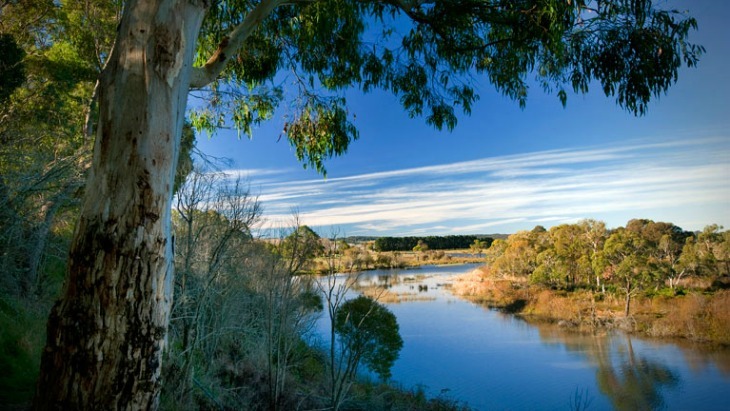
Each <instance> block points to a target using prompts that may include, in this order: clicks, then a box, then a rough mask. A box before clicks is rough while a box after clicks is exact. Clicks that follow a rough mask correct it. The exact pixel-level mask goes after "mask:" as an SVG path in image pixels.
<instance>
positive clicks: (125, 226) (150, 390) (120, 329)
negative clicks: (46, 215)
mask: <svg viewBox="0 0 730 411" xmlns="http://www.w3.org/2000/svg"><path fill="white" fill-rule="evenodd" d="M204 12H205V9H204V8H203V7H202V6H196V5H193V4H192V2H189V1H186V0H168V1H164V0H161V1H147V2H146V1H138V2H135V1H132V2H129V4H127V8H126V10H125V14H124V16H123V18H122V22H121V24H120V27H119V33H118V36H117V42H116V44H115V47H114V51H113V52H112V54H111V56H110V57H109V63H108V65H107V67H106V68H105V69H104V71H103V73H102V76H101V79H100V87H99V110H100V114H99V127H98V130H97V134H96V142H95V146H94V158H93V165H92V168H91V172H90V174H89V177H88V180H87V183H86V197H85V199H84V203H83V205H82V211H81V216H80V219H79V222H78V223H77V227H76V231H75V233H74V240H73V243H72V246H71V251H70V258H69V265H68V275H67V279H66V283H65V285H64V290H63V295H62V298H61V300H59V301H58V302H57V303H56V305H55V306H54V308H53V311H52V313H51V316H50V319H49V322H48V334H47V342H46V349H45V351H44V353H43V357H42V364H41V376H40V380H39V385H38V393H37V396H36V402H35V404H34V407H35V408H36V409H63V410H75V409H84V410H91V409H109V410H111V409H154V408H156V407H157V403H158V398H159V392H160V387H161V380H160V371H161V359H162V352H163V350H164V347H165V335H166V330H167V325H168V321H169V312H170V305H171V302H172V279H173V264H172V263H173V254H172V244H171V241H170V240H169V238H170V205H171V200H172V185H173V179H174V172H175V165H176V164H177V156H178V150H179V144H180V136H181V131H182V125H183V119H184V113H185V105H186V99H187V93H188V89H189V84H190V73H191V62H192V61H193V51H194V50H193V48H192V47H191V45H194V44H195V40H196V38H197V34H198V30H199V28H200V24H201V22H202V18H203V15H204Z"/></svg>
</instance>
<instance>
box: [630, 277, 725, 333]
mask: <svg viewBox="0 0 730 411" xmlns="http://www.w3.org/2000/svg"><path fill="white" fill-rule="evenodd" d="M650 314H653V316H654V318H647V319H646V320H645V321H644V322H645V323H646V327H645V332H646V333H647V334H648V335H651V336H653V337H683V338H687V339H690V340H693V341H705V342H713V343H718V344H725V345H730V291H728V290H723V291H718V292H716V293H714V294H707V295H706V294H701V293H698V292H694V293H690V294H689V295H685V296H679V297H657V298H654V299H652V310H651V313H650Z"/></svg>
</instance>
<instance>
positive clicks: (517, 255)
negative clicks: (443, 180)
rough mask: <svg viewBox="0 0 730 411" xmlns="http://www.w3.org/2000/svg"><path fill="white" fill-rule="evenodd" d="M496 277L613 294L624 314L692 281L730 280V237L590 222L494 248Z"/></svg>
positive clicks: (525, 234) (636, 223)
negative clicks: (643, 298) (653, 293)
mask: <svg viewBox="0 0 730 411" xmlns="http://www.w3.org/2000/svg"><path fill="white" fill-rule="evenodd" d="M486 253H487V262H488V264H489V267H490V270H491V272H493V273H495V274H497V275H503V276H518V277H527V278H529V280H530V281H531V282H532V283H535V284H540V285H543V286H547V287H551V288H556V289H564V290H571V289H575V288H590V289H593V290H596V291H600V292H606V290H607V289H610V290H614V291H618V292H620V293H621V294H623V295H624V296H625V299H626V300H625V301H626V306H625V313H626V314H627V315H628V313H629V311H630V305H631V299H632V297H634V296H636V295H637V294H638V293H640V292H645V291H647V290H659V289H662V288H665V287H667V288H669V289H671V290H675V289H676V288H677V287H681V286H682V284H683V281H682V280H685V279H687V278H689V277H706V278H709V279H717V278H719V277H721V276H727V275H728V274H729V273H730V231H727V230H726V231H722V227H721V226H718V225H710V226H707V227H705V229H704V230H703V231H700V232H687V231H684V230H682V229H681V228H680V227H677V226H676V225H674V224H672V223H664V222H654V221H651V220H646V219H634V220H631V221H629V222H628V223H627V224H626V226H625V227H618V228H615V229H607V228H606V225H605V223H603V222H600V221H595V220H584V221H581V222H579V223H576V224H563V225H558V226H554V227H552V228H550V230H546V229H545V228H543V227H541V226H537V227H535V228H534V229H533V230H531V231H519V232H517V233H514V234H512V235H510V236H509V237H508V238H507V239H506V240H495V241H494V242H493V243H492V245H491V247H490V248H489V249H488V250H487V251H486Z"/></svg>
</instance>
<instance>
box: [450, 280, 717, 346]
mask: <svg viewBox="0 0 730 411" xmlns="http://www.w3.org/2000/svg"><path fill="white" fill-rule="evenodd" d="M452 292H453V293H454V294H455V295H457V296H459V297H462V298H466V299H469V300H471V301H474V302H477V303H479V304H483V305H485V306H488V307H490V308H495V309H499V310H501V311H504V312H508V313H511V314H515V315H518V316H520V317H522V318H524V319H525V320H527V321H531V322H550V323H557V324H559V325H560V326H561V327H565V328H570V329H575V330H577V331H582V332H596V331H599V332H600V331H606V330H611V329H620V330H623V331H626V332H629V333H634V334H638V335H645V336H649V337H659V338H684V339H687V340H690V341H694V342H702V343H711V344H718V345H724V346H730V290H717V291H712V292H708V291H704V290H702V289H691V290H687V291H685V292H684V293H683V294H680V295H674V296H670V295H653V296H650V295H640V296H637V297H636V298H635V299H634V300H632V309H631V314H630V315H629V317H625V316H624V299H623V296H622V295H618V294H613V293H608V292H607V293H598V292H594V291H591V290H575V291H570V292H568V291H561V290H551V289H546V288H544V287H541V286H537V285H532V284H529V282H528V281H527V279H525V278H518V277H504V276H503V277H498V276H494V275H491V274H490V273H489V272H488V270H486V269H484V268H478V269H475V270H473V271H472V272H470V273H467V274H464V275H461V276H458V277H457V278H456V279H455V281H454V283H453V286H452Z"/></svg>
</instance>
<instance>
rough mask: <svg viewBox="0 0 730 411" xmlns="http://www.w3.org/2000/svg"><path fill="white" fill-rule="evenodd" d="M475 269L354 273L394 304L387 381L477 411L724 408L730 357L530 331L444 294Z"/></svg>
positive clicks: (660, 344) (620, 337)
mask: <svg viewBox="0 0 730 411" xmlns="http://www.w3.org/2000/svg"><path fill="white" fill-rule="evenodd" d="M474 267H475V266H474V265H466V266H449V267H423V268H421V269H418V270H407V271H395V270H379V271H371V272H367V273H364V274H362V275H361V276H360V280H359V283H358V284H359V287H358V288H359V289H362V288H364V287H368V286H373V285H383V284H387V285H388V290H389V291H390V293H394V294H398V295H400V296H401V297H402V298H401V301H399V302H387V303H386V305H387V306H388V308H389V309H390V310H391V311H392V312H393V313H394V314H395V315H396V317H397V318H398V323H399V325H400V332H401V336H402V337H403V342H404V345H403V349H402V351H401V353H400V358H399V359H398V360H397V361H396V363H395V365H394V367H393V370H392V372H393V380H394V381H396V382H398V383H400V384H402V385H403V386H405V387H409V388H413V387H418V386H420V387H423V389H424V390H425V391H426V393H427V394H429V395H431V396H434V397H435V396H438V395H445V396H447V397H449V398H452V399H457V400H460V401H464V402H466V403H467V404H468V405H470V406H471V407H473V408H476V409H479V410H508V409H509V410H567V409H575V407H574V405H575V404H576V403H579V402H581V403H582V404H583V405H585V402H583V401H580V400H578V399H577V398H578V397H582V398H584V399H587V400H588V401H590V403H589V404H588V405H589V406H588V409H592V410H610V409H622V410H643V409H672V410H730V350H728V349H724V350H707V349H704V350H703V349H702V348H701V347H697V346H687V345H684V346H682V345H678V344H676V343H671V342H666V341H658V340H645V339H640V338H636V337H629V336H627V335H624V334H622V333H615V334H613V335H609V336H606V335H601V336H591V335H580V334H576V333H571V332H566V331H564V330H561V329H559V328H558V327H556V326H551V325H540V326H535V325H530V324H527V323H525V322H524V321H522V320H520V319H518V318H516V317H514V316H511V315H505V314H501V313H499V312H496V311H492V310H488V309H485V308H483V307H481V306H479V305H476V304H473V303H471V302H468V301H465V300H463V299H460V298H458V297H455V296H453V295H452V294H451V293H450V292H449V290H448V284H449V283H451V282H452V278H453V276H454V275H458V274H462V273H465V272H468V271H470V270H472V269H473V268H474ZM390 295H392V294H390ZM325 324H326V323H325V322H324V321H321V322H320V323H319V325H318V327H319V329H320V332H322V334H323V335H326V334H327V333H326V332H324V330H325V329H326V328H325Z"/></svg>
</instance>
